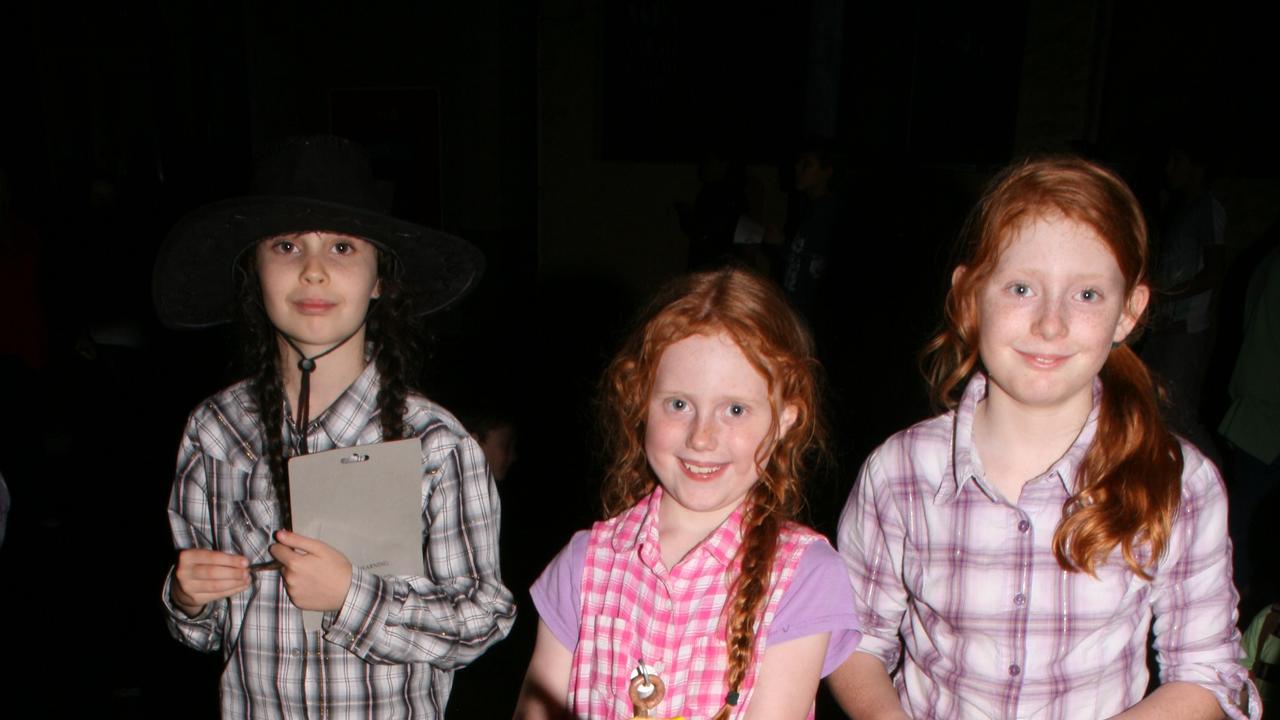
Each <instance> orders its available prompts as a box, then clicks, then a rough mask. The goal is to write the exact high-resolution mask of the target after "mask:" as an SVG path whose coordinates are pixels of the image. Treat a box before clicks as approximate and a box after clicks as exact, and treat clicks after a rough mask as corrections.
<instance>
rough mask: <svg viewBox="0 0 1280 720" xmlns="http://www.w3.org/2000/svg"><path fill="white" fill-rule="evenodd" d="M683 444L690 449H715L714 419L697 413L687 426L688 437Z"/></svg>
mask: <svg viewBox="0 0 1280 720" xmlns="http://www.w3.org/2000/svg"><path fill="white" fill-rule="evenodd" d="M685 444H686V445H688V446H689V448H690V449H691V450H698V451H706V450H715V449H716V426H715V420H714V419H713V418H710V417H704V416H701V415H699V416H698V417H697V418H695V419H694V421H693V424H692V425H690V426H689V437H688V438H687V439H686V440H685Z"/></svg>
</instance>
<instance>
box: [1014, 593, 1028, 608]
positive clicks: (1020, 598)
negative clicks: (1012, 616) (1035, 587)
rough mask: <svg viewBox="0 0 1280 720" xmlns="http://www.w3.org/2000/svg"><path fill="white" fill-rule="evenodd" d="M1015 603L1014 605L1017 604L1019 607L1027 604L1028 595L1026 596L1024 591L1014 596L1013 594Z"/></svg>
mask: <svg viewBox="0 0 1280 720" xmlns="http://www.w3.org/2000/svg"><path fill="white" fill-rule="evenodd" d="M1013 604H1014V605H1017V606H1018V607H1022V606H1023V605H1026V604H1027V596H1026V595H1023V594H1022V593H1018V594H1017V595H1014V596H1013Z"/></svg>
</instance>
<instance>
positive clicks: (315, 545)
mask: <svg viewBox="0 0 1280 720" xmlns="http://www.w3.org/2000/svg"><path fill="white" fill-rule="evenodd" d="M276 542H278V543H280V544H282V545H288V546H289V547H291V548H293V549H294V550H300V551H302V552H303V553H307V554H315V553H322V552H324V551H326V550H328V549H329V545H328V544H327V543H325V542H323V541H321V540H317V539H315V538H313V537H307V536H306V535H299V534H298V533H296V532H291V531H289V530H280V531H279V532H277V533H276Z"/></svg>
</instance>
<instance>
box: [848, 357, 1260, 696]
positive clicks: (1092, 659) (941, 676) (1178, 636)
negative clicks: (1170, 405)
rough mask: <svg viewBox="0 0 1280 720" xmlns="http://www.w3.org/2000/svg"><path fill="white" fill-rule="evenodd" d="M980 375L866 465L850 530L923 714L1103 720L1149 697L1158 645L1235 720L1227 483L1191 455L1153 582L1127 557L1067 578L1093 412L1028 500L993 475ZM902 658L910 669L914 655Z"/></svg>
mask: <svg viewBox="0 0 1280 720" xmlns="http://www.w3.org/2000/svg"><path fill="white" fill-rule="evenodd" d="M985 396H986V378H985V377H984V376H981V375H979V376H976V377H974V378H973V379H972V380H971V381H970V382H969V385H968V387H967V388H966V389H965V393H964V397H963V399H962V400H961V403H960V406H959V408H958V409H957V411H956V412H954V413H947V414H946V415H942V416H939V417H936V418H933V419H932V420H928V421H925V422H923V423H920V424H918V425H915V426H914V427H911V428H908V429H907V430H904V431H903V432H900V433H898V434H896V435H894V436H893V437H891V438H889V440H888V441H886V442H885V443H884V445H882V446H880V447H879V448H878V449H877V450H876V451H875V452H874V453H873V454H872V455H871V457H870V458H869V459H868V460H867V462H866V464H865V465H864V466H863V468H862V474H861V476H860V477H859V479H858V484H857V486H856V487H855V488H854V492H853V494H852V495H851V496H850V498H849V502H848V504H847V505H846V506H845V509H844V514H843V516H842V517H841V519H840V529H839V546H840V553H841V555H843V556H844V558H845V561H846V563H847V564H848V567H849V572H850V576H851V579H852V582H853V587H854V595H855V601H856V603H857V606H858V613H859V618H860V620H861V622H862V630H863V632H864V633H865V635H864V637H863V641H862V644H861V645H860V646H859V648H858V649H859V650H860V651H863V652H868V653H871V654H872V655H875V656H877V657H879V658H880V659H881V660H882V661H883V662H884V664H885V668H886V669H887V670H889V671H891V672H892V671H893V669H894V668H895V667H896V666H897V664H898V661H899V659H900V657H901V659H902V667H901V670H900V671H898V672H897V673H896V674H895V676H894V684H895V685H896V687H897V688H898V695H899V697H900V698H901V700H902V704H903V707H904V708H905V709H906V710H907V712H908V714H910V715H911V716H912V717H913V718H917V719H920V718H961V717H964V718H968V717H986V718H1036V719H1043V720H1059V719H1061V720H1076V719H1077V718H1103V717H1109V716H1111V715H1113V714H1115V713H1118V712H1120V711H1122V710H1124V709H1125V708H1127V707H1129V706H1131V705H1133V704H1135V703H1137V702H1138V701H1139V700H1141V699H1142V697H1143V695H1144V694H1145V691H1146V688H1147V666H1146V643H1147V631H1148V628H1149V627H1151V624H1152V618H1153V616H1154V628H1155V646H1156V651H1157V653H1158V657H1159V661H1160V668H1161V670H1160V672H1161V679H1162V681H1164V682H1173V681H1181V682H1189V683H1194V684H1196V685H1200V686H1201V687H1204V688H1205V689H1207V690H1209V691H1210V692H1212V693H1213V694H1214V695H1215V696H1216V697H1217V698H1218V702H1219V704H1220V705H1221V706H1222V709H1223V711H1224V712H1226V713H1227V714H1228V715H1229V716H1230V717H1232V718H1237V719H1239V718H1244V717H1246V715H1245V714H1244V713H1242V712H1241V711H1240V710H1239V709H1238V708H1237V706H1236V703H1237V702H1238V700H1239V698H1240V695H1241V689H1242V688H1243V687H1248V688H1249V692H1250V693H1251V694H1252V701H1251V702H1250V709H1251V713H1250V715H1249V717H1253V718H1256V717H1258V701H1257V694H1256V691H1254V690H1253V689H1252V686H1251V685H1249V684H1248V683H1247V680H1246V675H1245V671H1244V669H1243V668H1242V667H1241V666H1240V664H1239V662H1238V659H1239V658H1240V656H1241V651H1240V633H1239V632H1238V631H1237V630H1236V627H1235V619H1236V601H1237V597H1236V592H1235V588H1234V587H1233V586H1232V584H1231V547H1230V544H1229V542H1228V540H1227V525H1226V523H1227V512H1226V497H1225V494H1224V492H1223V488H1222V482H1221V480H1220V479H1219V477H1218V472H1217V470H1216V469H1215V468H1214V467H1213V465H1212V464H1211V463H1209V462H1208V461H1207V460H1205V459H1204V457H1203V456H1202V455H1201V454H1200V453H1199V452H1197V451H1196V450H1195V448H1194V447H1192V446H1191V445H1189V444H1187V443H1185V442H1184V443H1183V444H1182V451H1183V457H1184V470H1183V476H1182V504H1181V506H1180V507H1179V509H1178V514H1177V517H1176V518H1175V520H1174V525H1173V532H1172V535H1171V537H1170V539H1169V543H1168V546H1167V549H1166V550H1165V553H1164V556H1163V557H1162V558H1161V559H1160V561H1159V564H1158V565H1157V567H1156V570H1155V579H1154V580H1153V581H1150V582H1148V581H1146V580H1143V579H1142V578H1140V577H1138V576H1136V575H1135V574H1134V573H1132V572H1131V571H1130V570H1129V569H1128V567H1127V566H1126V565H1125V563H1124V561H1123V559H1121V558H1119V557H1118V554H1117V556H1113V557H1112V558H1111V559H1110V560H1109V561H1108V562H1107V563H1105V564H1104V565H1103V566H1102V567H1100V568H1098V577H1097V578H1096V579H1095V578H1093V577H1090V576H1089V575H1086V574H1084V573H1068V572H1065V571H1063V570H1062V568H1060V567H1059V566H1058V562H1057V560H1056V559H1055V558H1054V555H1053V549H1052V540H1053V533H1054V530H1055V529H1056V528H1057V525H1058V522H1059V520H1060V519H1061V517H1062V506H1063V502H1064V501H1065V500H1066V499H1067V497H1068V488H1069V487H1071V485H1072V483H1073V482H1074V478H1075V477H1076V468H1077V467H1078V465H1079V463H1080V462H1081V460H1082V458H1083V457H1084V453H1085V451H1086V450H1087V449H1088V447H1089V444H1090V442H1092V440H1093V436H1094V432H1095V429H1096V421H1097V404H1098V400H1099V398H1100V397H1101V384H1100V383H1095V389H1094V410H1093V413H1091V414H1090V416H1089V419H1088V421H1087V422H1086V424H1085V427H1084V429H1083V430H1082V431H1081V433H1080V436H1079V437H1078V438H1077V439H1076V442H1075V444H1074V445H1073V446H1072V447H1071V449H1070V450H1068V451H1067V453H1066V454H1065V455H1064V456H1063V457H1062V458H1061V459H1060V460H1058V462H1056V463H1054V465H1053V467H1051V468H1050V469H1049V470H1048V471H1047V472H1045V473H1044V474H1043V475H1041V476H1039V477H1037V478H1035V479H1034V480H1032V481H1030V482H1028V483H1027V484H1026V486H1025V487H1024V488H1023V490H1022V493H1021V495H1020V496H1019V497H1018V498H1016V502H1009V501H1007V500H1005V499H1004V498H1003V497H1002V496H1001V495H1000V493H999V492H997V491H996V490H994V489H993V488H992V487H991V486H990V485H988V484H987V482H986V480H985V479H984V473H983V470H982V463H981V461H980V460H979V458H978V455H977V451H976V449H975V448H974V445H973V414H974V408H975V407H976V406H977V403H978V402H979V400H981V399H982V398H984V397H985ZM903 650H905V656H902V651H903Z"/></svg>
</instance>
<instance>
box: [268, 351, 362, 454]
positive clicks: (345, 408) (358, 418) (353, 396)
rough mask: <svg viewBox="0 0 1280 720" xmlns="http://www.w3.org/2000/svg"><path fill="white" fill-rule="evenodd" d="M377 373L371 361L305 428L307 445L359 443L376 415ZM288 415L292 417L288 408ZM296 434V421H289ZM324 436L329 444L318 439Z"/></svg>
mask: <svg viewBox="0 0 1280 720" xmlns="http://www.w3.org/2000/svg"><path fill="white" fill-rule="evenodd" d="M379 386H380V383H379V382H378V371H377V369H376V368H375V366H374V363H372V362H368V363H366V364H365V366H364V370H361V371H360V374H359V375H358V376H357V377H356V379H355V380H354V381H353V382H352V383H351V384H350V385H348V386H347V389H346V390H343V391H342V394H341V395H339V396H338V398H337V399H336V400H334V401H333V404H331V405H330V406H329V407H327V408H325V410H324V412H322V413H320V415H319V416H317V417H315V418H313V419H312V420H311V422H310V423H308V425H307V428H306V433H307V440H308V442H307V444H308V445H309V446H310V447H312V448H315V449H316V450H321V451H322V450H325V449H328V448H333V447H351V446H353V445H358V444H359V437H360V432H361V431H362V430H364V428H365V426H366V425H368V423H369V418H370V417H374V416H376V415H377V401H378V388H379ZM285 415H286V417H289V411H288V408H287V407H286V408H285ZM287 424H288V426H289V428H290V432H291V433H292V432H293V421H292V418H289V420H288V422H287ZM321 432H322V433H323V434H324V436H325V437H327V438H328V442H325V441H324V440H320V441H319V442H313V440H315V439H317V433H321Z"/></svg>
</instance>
